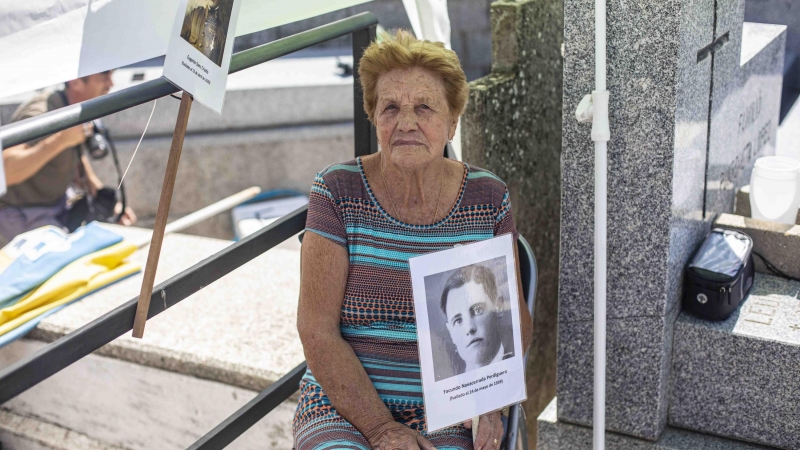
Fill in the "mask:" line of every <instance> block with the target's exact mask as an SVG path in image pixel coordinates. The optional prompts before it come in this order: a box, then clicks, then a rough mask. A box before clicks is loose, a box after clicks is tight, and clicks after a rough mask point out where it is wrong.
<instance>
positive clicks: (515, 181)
mask: <svg viewBox="0 0 800 450" xmlns="http://www.w3.org/2000/svg"><path fill="white" fill-rule="evenodd" d="M491 23H492V53H493V55H492V73H491V74H490V75H489V76H487V77H484V78H480V79H478V80H475V81H474V82H472V83H470V98H469V102H468V106H467V111H466V112H465V113H464V116H463V121H462V152H463V158H464V160H465V161H467V162H469V163H471V164H475V165H477V166H480V167H484V168H486V169H488V170H491V171H492V172H494V173H495V174H497V175H498V176H499V177H500V178H502V179H503V180H504V181H505V182H506V183H507V185H508V189H509V192H510V195H511V204H512V205H513V208H514V220H515V222H516V224H517V228H518V229H519V231H520V233H522V235H523V236H525V238H526V239H528V241H529V242H530V243H531V246H532V247H533V251H534V253H535V255H536V260H537V265H538V269H539V278H538V281H539V284H538V288H537V296H536V309H535V311H534V336H533V343H532V345H531V350H530V353H529V355H528V381H527V387H528V401H527V402H525V409H526V412H527V416H528V432H529V443H530V444H531V448H534V446H535V442H536V440H535V438H536V434H535V433H536V421H535V419H536V417H537V416H538V415H539V413H540V412H541V411H542V410H543V409H544V407H545V406H546V405H547V403H548V402H550V400H551V399H552V398H553V395H555V378H556V364H555V359H556V311H557V307H558V242H559V238H558V235H559V210H560V206H561V205H560V192H561V186H560V184H561V183H560V181H561V180H560V162H561V100H562V91H561V86H562V80H561V70H562V66H561V65H562V56H561V44H562V42H563V2H562V0H522V1H506V0H502V1H498V2H495V3H493V4H492V8H491Z"/></svg>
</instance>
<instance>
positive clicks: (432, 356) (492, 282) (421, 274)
mask: <svg viewBox="0 0 800 450" xmlns="http://www.w3.org/2000/svg"><path fill="white" fill-rule="evenodd" d="M515 245H516V243H515V241H514V236H513V235H511V234H510V233H507V234H502V235H500V236H495V237H493V238H489V239H484V240H480V241H476V242H471V243H468V244H458V245H454V246H453V247H452V248H448V249H444V250H439V251H435V252H431V253H427V254H424V255H420V256H415V257H413V258H409V260H408V263H409V268H410V271H411V285H412V288H413V289H414V313H415V320H416V322H417V344H418V345H419V355H420V372H421V375H422V392H423V395H424V397H425V412H426V414H427V419H428V427H427V429H428V430H429V431H431V430H433V431H435V430H439V429H441V428H443V427H447V426H450V425H453V424H457V423H461V422H463V421H465V420H467V419H471V418H473V417H475V416H479V415H481V414H485V413H487V412H490V411H497V410H498V409H499V408H503V407H505V406H508V405H511V404H513V403H518V402H521V401H524V400H525V399H526V398H527V392H526V390H525V364H524V360H523V359H524V358H523V356H524V353H523V352H522V351H521V350H520V349H521V348H522V333H521V331H520V298H519V284H518V281H519V280H518V274H517V273H518V268H517V262H516V253H515V247H514V246H515Z"/></svg>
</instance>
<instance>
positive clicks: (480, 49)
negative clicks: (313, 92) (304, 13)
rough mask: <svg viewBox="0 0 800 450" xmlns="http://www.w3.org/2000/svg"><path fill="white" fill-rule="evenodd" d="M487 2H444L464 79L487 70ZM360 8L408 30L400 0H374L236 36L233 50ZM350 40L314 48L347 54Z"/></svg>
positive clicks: (386, 23) (382, 21)
mask: <svg viewBox="0 0 800 450" xmlns="http://www.w3.org/2000/svg"><path fill="white" fill-rule="evenodd" d="M491 2H492V0H448V1H447V10H448V12H449V15H450V28H451V35H452V37H451V41H452V46H453V50H455V52H456V53H457V54H458V57H459V59H460V60H461V64H462V65H463V66H464V71H465V72H466V74H467V78H468V79H470V80H474V79H475V78H478V77H482V76H484V75H486V74H487V73H489V69H490V66H491V64H492V52H491V42H492V39H491V37H492V36H491V27H490V26H489V4H490V3H491ZM364 11H371V12H372V13H374V14H375V15H376V16H377V17H378V20H379V21H380V24H381V26H382V27H383V28H385V29H387V30H393V29H396V28H406V29H409V30H410V29H411V23H410V22H409V20H408V15H407V14H406V11H405V8H403V2H402V0H374V1H371V2H369V3H364V4H361V5H357V6H353V7H351V8H345V9H342V10H339V11H334V12H332V13H328V14H323V15H321V16H318V17H314V18H311V19H308V20H302V21H300V22H295V23H291V24H288V25H284V26H281V27H277V28H272V29H269V30H265V31H261V32H258V33H253V34H249V35H247V36H241V37H239V38H237V39H236V47H235V49H236V50H237V51H238V50H241V49H243V48H249V47H253V46H255V45H260V44H263V43H266V42H270V41H273V40H275V39H280V38H283V37H286V36H290V35H292V34H295V33H298V32H301V31H305V30H308V29H310V28H313V27H318V26H321V25H324V24H326V23H329V22H332V21H334V20H340V19H344V18H345V17H349V16H352V15H354V14H358V13H361V12H364ZM350 42H351V41H350V37H349V36H348V37H343V38H339V39H334V40H332V41H329V42H327V43H325V44H322V45H320V46H318V47H317V48H319V49H329V50H332V51H337V50H342V51H343V52H345V53H349V52H350V46H351V44H350Z"/></svg>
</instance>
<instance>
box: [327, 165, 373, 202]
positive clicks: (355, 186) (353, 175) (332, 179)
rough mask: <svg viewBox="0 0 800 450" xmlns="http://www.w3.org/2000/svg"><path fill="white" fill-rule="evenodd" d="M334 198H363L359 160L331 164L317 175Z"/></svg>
mask: <svg viewBox="0 0 800 450" xmlns="http://www.w3.org/2000/svg"><path fill="white" fill-rule="evenodd" d="M317 179H318V181H322V182H323V183H324V184H325V185H326V186H327V188H328V190H329V191H330V192H331V195H333V196H334V197H362V196H363V192H364V189H363V182H362V181H361V170H360V168H359V166H358V160H356V159H352V160H350V161H345V162H340V163H336V164H331V165H329V166H328V167H326V168H324V169H322V170H321V171H320V172H319V173H318V174H317Z"/></svg>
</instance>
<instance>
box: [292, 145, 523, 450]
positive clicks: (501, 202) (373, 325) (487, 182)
mask: <svg viewBox="0 0 800 450" xmlns="http://www.w3.org/2000/svg"><path fill="white" fill-rule="evenodd" d="M306 231H311V232H314V233H317V234H319V235H321V236H324V237H326V238H328V239H330V240H331V241H333V242H335V243H337V244H339V245H341V246H343V247H345V248H346V249H347V251H348V254H349V259H350V266H349V271H348V276H347V285H346V287H345V294H344V301H343V304H342V314H341V325H340V326H341V333H342V337H343V338H344V340H345V341H346V342H348V343H349V344H350V345H351V346H352V348H353V350H354V352H355V354H356V356H357V357H358V359H359V360H360V361H361V363H362V364H363V365H364V368H365V369H366V372H367V374H368V375H369V377H370V379H371V380H372V383H373V385H374V386H375V389H376V390H377V391H378V394H379V395H380V397H381V399H382V400H383V402H384V404H385V405H386V407H387V408H388V409H389V411H390V412H391V413H392V415H393V416H394V418H395V420H397V421H399V422H402V423H404V424H406V425H408V426H409V427H411V428H413V429H415V430H417V431H420V432H421V433H423V435H425V436H427V437H428V439H430V440H431V442H432V443H433V445H434V446H436V448H437V449H439V450H442V449H458V450H468V449H472V434H471V433H472V432H471V431H470V430H467V429H465V428H463V427H461V426H456V427H451V428H447V429H444V430H440V431H437V432H434V433H430V434H428V433H426V432H425V407H424V401H423V397H422V384H421V379H420V367H419V353H418V349H417V330H416V322H415V318H414V299H413V293H412V288H411V276H410V273H409V266H408V260H409V258H412V257H415V256H419V255H423V254H426V253H430V252H435V251H439V250H445V249H448V248H452V247H453V246H454V245H455V244H468V243H471V242H476V241H480V240H484V239H488V238H491V237H494V236H497V235H500V234H504V233H513V235H514V237H515V238H516V237H517V231H516V228H515V226H514V219H513V217H512V214H511V202H510V200H509V195H508V190H507V189H506V186H505V184H504V183H503V182H502V181H501V180H500V179H499V178H497V177H496V176H495V175H494V174H492V173H491V172H489V171H486V170H483V169H479V168H476V167H472V166H470V165H467V164H464V176H463V179H462V182H461V189H460V191H459V194H458V198H457V200H456V202H455V204H454V205H453V207H452V209H451V210H450V211H449V212H448V214H447V215H446V216H445V217H444V218H443V219H442V220H440V221H438V222H436V223H434V224H431V225H413V224H408V223H405V222H402V221H400V220H398V219H396V218H394V217H392V216H391V215H389V213H388V212H387V211H386V210H385V209H384V208H383V207H382V206H381V205H380V203H379V202H378V201H377V199H376V198H375V196H374V195H373V193H372V189H371V187H370V184H369V181H368V180H367V178H366V176H365V175H364V169H363V167H362V165H361V159H360V158H359V159H355V160H352V161H349V162H346V163H343V164H336V165H333V166H330V167H328V168H326V169H325V170H323V171H322V172H321V173H319V174H318V175H317V176H316V178H315V179H314V184H313V186H312V188H311V194H310V198H309V205H308V219H307V222H306ZM293 431H294V437H295V446H296V448H297V450H311V449H330V448H337V449H359V450H366V449H368V448H369V446H368V444H367V441H366V440H365V439H364V437H363V436H361V434H360V433H359V432H358V431H357V430H356V429H355V428H354V427H353V426H352V425H350V424H349V423H348V422H347V421H346V420H344V419H343V418H342V417H341V416H340V415H339V414H338V413H337V412H336V410H335V409H334V408H333V407H332V406H331V404H330V401H329V400H328V398H327V396H326V395H325V393H324V392H323V390H322V388H321V387H320V385H319V384H318V383H317V381H316V380H315V379H314V376H313V375H312V374H311V373H310V372H307V373H306V375H305V376H304V377H303V379H302V381H301V383H300V402H299V405H298V407H297V411H296V413H295V417H294V422H293Z"/></svg>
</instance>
